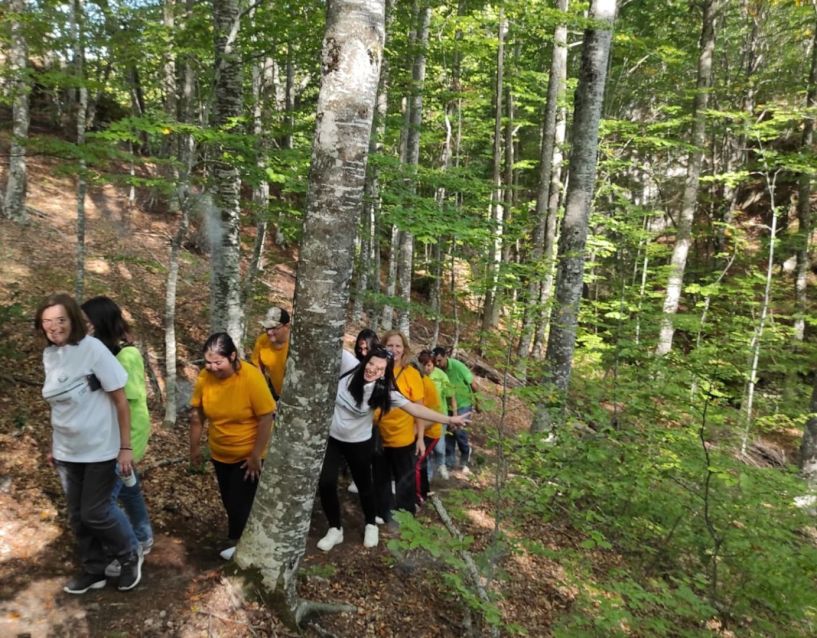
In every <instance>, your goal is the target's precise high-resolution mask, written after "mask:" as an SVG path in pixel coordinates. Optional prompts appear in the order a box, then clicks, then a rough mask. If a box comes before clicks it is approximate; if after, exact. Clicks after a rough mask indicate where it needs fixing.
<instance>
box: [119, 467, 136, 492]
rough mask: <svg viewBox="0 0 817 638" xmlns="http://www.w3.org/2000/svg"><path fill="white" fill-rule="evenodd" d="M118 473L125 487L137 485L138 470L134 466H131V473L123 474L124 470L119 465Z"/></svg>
mask: <svg viewBox="0 0 817 638" xmlns="http://www.w3.org/2000/svg"><path fill="white" fill-rule="evenodd" d="M116 473H117V474H119V479H120V480H121V481H122V485H124V486H125V487H133V486H134V485H136V471H135V470H134V469H133V468H131V471H130V474H122V470H121V469H120V468H119V466H118V465H117V466H116Z"/></svg>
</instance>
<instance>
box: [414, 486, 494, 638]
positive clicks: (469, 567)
mask: <svg viewBox="0 0 817 638" xmlns="http://www.w3.org/2000/svg"><path fill="white" fill-rule="evenodd" d="M428 498H429V500H430V501H431V503H432V504H433V505H434V509H435V510H437V514H438V515H439V516H440V519H441V520H442V522H443V524H444V525H445V526H446V528H448V531H449V533H450V534H451V535H452V536H454V537H455V538H458V539H460V540H462V534H461V533H460V531H459V530H458V529H457V526H456V525H454V521H452V520H451V517H450V516H449V515H448V512H447V511H446V509H445V506H444V505H443V502H442V501H441V500H440V498H439V497H438V496H437V495H436V494H431V495H429V497H428ZM461 554H462V559H463V561H464V562H465V568H466V571H467V572H468V576H469V577H470V578H471V582H472V583H473V585H474V588H475V589H476V590H477V595H478V596H479V599H480V600H481V601H482V602H484V603H490V602H491V599H490V597H489V596H488V592H487V590H486V589H485V586H484V585H483V584H482V577H481V576H480V575H479V569H478V568H477V564H476V563H475V562H474V559H473V557H472V556H471V552H469V551H468V550H467V549H463V550H462V551H461ZM490 635H491V636H495V637H497V638H498V636H499V627H495V626H492V627H491V630H490Z"/></svg>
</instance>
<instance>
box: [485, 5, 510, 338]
mask: <svg viewBox="0 0 817 638" xmlns="http://www.w3.org/2000/svg"><path fill="white" fill-rule="evenodd" d="M507 34H508V21H507V20H506V19H505V12H504V9H502V8H500V10H499V34H498V35H499V45H498V47H497V52H496V86H495V89H494V157H493V175H492V177H491V184H492V185H493V188H492V190H491V211H490V214H489V216H490V218H491V225H492V228H491V235H492V241H491V248H490V250H489V256H488V264H487V269H486V276H485V303H484V305H483V308H482V332H481V334H480V338H479V343H480V351H481V350H482V348H483V344H484V339H485V335H486V333H487V332H488V331H489V330H490V329H491V328H493V327H494V326H495V325H496V323H495V322H494V315H495V314H496V311H495V307H496V303H497V300H496V296H497V277H498V273H499V267H500V264H501V263H502V232H503V228H504V213H505V211H504V209H503V207H502V94H503V88H502V85H503V82H504V79H505V78H504V74H505V36H506V35H507Z"/></svg>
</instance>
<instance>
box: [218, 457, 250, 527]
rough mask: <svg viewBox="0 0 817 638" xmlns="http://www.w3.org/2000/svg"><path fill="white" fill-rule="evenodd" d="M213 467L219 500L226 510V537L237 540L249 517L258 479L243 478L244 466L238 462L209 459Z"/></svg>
mask: <svg viewBox="0 0 817 638" xmlns="http://www.w3.org/2000/svg"><path fill="white" fill-rule="evenodd" d="M211 461H212V462H213V467H214V468H216V480H217V481H218V491H219V492H221V502H222V503H224V509H225V510H227V538H229V539H230V540H231V541H237V540H238V539H239V538H241V532H243V531H244V526H245V525H246V524H247V519H248V518H249V517H250V510H251V509H252V502H253V500H254V499H255V490H256V488H257V487H258V481H257V480H253V479H249V480H246V481H245V480H244V473H245V472H246V468H242V467H241V465H242V463H244V461H239V462H238V463H222V462H221V461H216V460H215V459H211Z"/></svg>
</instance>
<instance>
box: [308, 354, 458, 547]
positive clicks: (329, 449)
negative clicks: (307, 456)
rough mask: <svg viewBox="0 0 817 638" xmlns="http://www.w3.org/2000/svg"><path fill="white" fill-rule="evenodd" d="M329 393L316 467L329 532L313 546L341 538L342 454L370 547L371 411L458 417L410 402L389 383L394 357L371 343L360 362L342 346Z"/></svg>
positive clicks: (374, 536) (374, 537)
mask: <svg viewBox="0 0 817 638" xmlns="http://www.w3.org/2000/svg"><path fill="white" fill-rule="evenodd" d="M341 356H342V359H341V372H340V379H339V381H338V389H337V394H336V396H335V411H334V413H333V415H332V424H331V425H330V427H329V442H328V444H327V446H326V456H325V458H324V463H323V468H322V470H321V476H320V482H319V493H320V498H321V506H322V507H323V511H324V513H325V514H326V518H327V519H328V521H329V531H328V532H327V533H326V535H325V536H324V537H323V538H321V539H320V540H319V541H318V548H319V549H322V550H323V551H329V550H330V549H332V548H333V547H334V546H335V545H337V544H338V543H342V542H343V527H342V526H341V520H340V502H339V501H338V470H339V466H340V463H341V459H345V460H346V462H347V463H348V464H349V468H350V469H351V471H352V478H353V479H354V480H355V483H356V484H357V487H358V495H359V497H360V505H361V507H362V509H363V516H364V519H365V521H366V527H365V530H364V534H363V545H364V546H365V547H375V546H376V545H377V543H378V536H379V534H378V530H377V525H376V524H375V517H376V507H375V494H374V488H373V485H372V474H371V459H372V415H373V413H374V411H375V410H380V411H381V413H382V414H389V413H390V412H391V410H392V409H393V408H401V409H403V410H405V411H406V412H407V413H409V414H412V415H415V416H417V417H419V418H422V419H428V420H430V421H442V422H444V423H449V422H451V423H463V422H464V421H463V418H462V417H456V416H454V417H449V416H445V415H442V414H439V413H437V412H434V411H433V410H429V409H428V408H426V407H425V406H424V405H421V404H419V403H412V402H411V401H409V400H408V399H407V398H406V397H405V396H404V395H402V394H401V393H400V392H398V391H397V390H396V388H395V381H394V358H393V357H392V355H391V353H390V352H389V351H388V350H386V349H385V348H383V347H382V346H379V345H374V346H373V347H372V348H371V350H369V352H368V353H367V354H366V356H365V357H364V358H363V360H362V361H358V360H357V359H356V358H355V357H354V355H352V354H351V353H349V352H346V351H345V350H344V351H343V353H342V355H341Z"/></svg>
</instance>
